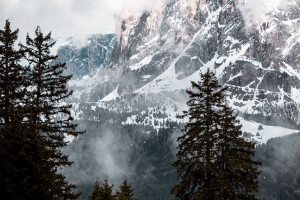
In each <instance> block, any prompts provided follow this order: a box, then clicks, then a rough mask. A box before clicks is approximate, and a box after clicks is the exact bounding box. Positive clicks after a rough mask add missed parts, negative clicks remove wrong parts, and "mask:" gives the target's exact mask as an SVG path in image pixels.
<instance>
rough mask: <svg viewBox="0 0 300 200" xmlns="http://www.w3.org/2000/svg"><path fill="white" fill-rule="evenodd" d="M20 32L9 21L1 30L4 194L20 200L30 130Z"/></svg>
mask: <svg viewBox="0 0 300 200" xmlns="http://www.w3.org/2000/svg"><path fill="white" fill-rule="evenodd" d="M18 32H19V30H18V29H17V30H15V31H11V29H10V22H9V21H8V20H6V23H5V27H4V30H0V196H1V198H4V199H20V198H21V197H22V196H21V193H24V183H26V179H27V176H26V170H27V167H28V166H27V164H26V162H25V161H26V160H28V157H27V156H25V154H26V151H27V150H28V146H27V145H25V144H24V142H26V141H27V137H28V136H27V134H28V133H29V132H28V131H26V129H27V128H26V125H25V124H24V122H25V120H24V116H25V112H24V104H25V103H24V97H25V94H26V88H25V87H24V84H25V76H24V75H25V74H26V72H27V69H26V68H23V67H22V66H21V65H20V60H21V58H22V57H23V53H22V51H20V50H16V49H15V48H14V44H15V41H16V40H17V38H18ZM22 165H23V166H24V167H23V168H20V166H22ZM16 191H21V192H16Z"/></svg>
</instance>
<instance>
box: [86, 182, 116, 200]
mask: <svg viewBox="0 0 300 200" xmlns="http://www.w3.org/2000/svg"><path fill="white" fill-rule="evenodd" d="M113 187H114V185H109V183H108V179H107V178H105V180H104V183H101V182H99V181H98V180H97V181H96V182H95V184H94V188H93V192H92V194H91V196H89V197H88V200H114V199H116V196H115V195H113V194H112V191H113Z"/></svg>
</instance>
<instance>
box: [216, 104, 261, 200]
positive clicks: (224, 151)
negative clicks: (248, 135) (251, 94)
mask: <svg viewBox="0 0 300 200" xmlns="http://www.w3.org/2000/svg"><path fill="white" fill-rule="evenodd" d="M241 127H242V126H241V125H240V122H239V120H238V119H237V114H234V113H233V110H232V109H231V108H230V107H228V106H227V105H225V106H223V108H222V109H221V110H220V134H219V141H218V149H217V150H218V152H219V153H218V154H219V156H218V160H217V164H218V167H219V168H218V171H219V172H218V173H219V174H218V176H219V177H220V178H219V180H220V181H219V184H220V190H219V194H220V196H221V197H222V198H221V199H224V200H225V199H257V198H256V197H255V195H254V192H258V180H257V178H258V175H259V174H260V172H259V171H258V170H257V168H256V167H255V166H257V165H260V164H261V163H260V162H257V161H254V160H253V156H254V155H255V143H254V142H251V141H247V140H245V139H244V138H242V137H241V136H242V131H241Z"/></svg>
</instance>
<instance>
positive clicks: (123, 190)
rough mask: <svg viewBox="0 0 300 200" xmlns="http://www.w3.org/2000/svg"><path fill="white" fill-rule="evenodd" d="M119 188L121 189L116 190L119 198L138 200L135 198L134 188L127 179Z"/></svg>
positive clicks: (119, 199) (121, 199)
mask: <svg viewBox="0 0 300 200" xmlns="http://www.w3.org/2000/svg"><path fill="white" fill-rule="evenodd" d="M119 189H120V191H119V192H116V197H117V200H138V199H134V198H133V196H134V193H133V191H134V189H133V188H132V186H131V185H129V184H128V183H127V181H126V180H125V181H123V183H122V184H121V185H120V186H119Z"/></svg>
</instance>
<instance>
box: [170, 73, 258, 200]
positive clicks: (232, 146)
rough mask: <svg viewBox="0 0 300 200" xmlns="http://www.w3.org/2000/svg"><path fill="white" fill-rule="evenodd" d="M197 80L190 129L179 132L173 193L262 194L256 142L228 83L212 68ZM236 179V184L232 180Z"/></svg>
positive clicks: (192, 94) (232, 196)
mask: <svg viewBox="0 0 300 200" xmlns="http://www.w3.org/2000/svg"><path fill="white" fill-rule="evenodd" d="M200 76H201V79H200V82H199V83H196V82H192V89H191V90H188V91H187V93H188V95H189V97H190V100H189V101H188V102H187V105H188V107H189V110H188V111H185V112H184V113H183V115H182V116H180V118H184V117H188V118H189V121H188V123H187V124H186V125H185V127H184V129H183V132H184V134H183V135H182V136H180V137H178V139H177V142H178V147H177V149H178V152H177V155H176V157H177V160H176V161H175V163H174V164H173V165H174V167H176V169H177V174H178V178H179V179H180V182H179V183H178V184H177V185H175V186H174V188H173V189H172V191H171V193H173V194H175V196H176V197H177V198H179V199H186V200H189V199H197V200H198V199H216V200H219V199H220V200H227V199H228V200H229V199H256V198H255V196H254V195H253V193H254V192H256V191H257V190H258V182H257V181H256V180H257V176H258V174H259V172H258V171H257V169H256V165H258V164H259V163H258V162H255V161H253V160H252V157H251V156H252V155H254V144H253V143H252V142H249V141H245V140H243V139H242V138H241V131H240V128H241V126H240V125H239V124H238V121H237V120H236V116H235V115H233V113H232V110H231V109H230V108H229V107H228V106H227V103H226V98H225V94H224V92H225V90H226V88H222V87H221V86H220V85H219V84H218V80H217V78H216V77H215V74H214V73H213V72H211V71H210V70H209V69H208V70H207V72H206V73H204V74H202V73H201V74H200ZM229 181H230V184H229Z"/></svg>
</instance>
